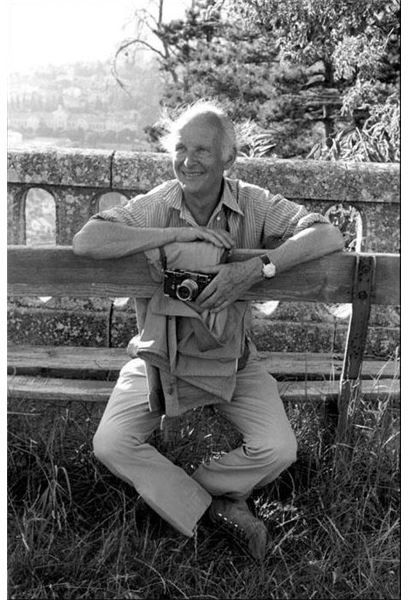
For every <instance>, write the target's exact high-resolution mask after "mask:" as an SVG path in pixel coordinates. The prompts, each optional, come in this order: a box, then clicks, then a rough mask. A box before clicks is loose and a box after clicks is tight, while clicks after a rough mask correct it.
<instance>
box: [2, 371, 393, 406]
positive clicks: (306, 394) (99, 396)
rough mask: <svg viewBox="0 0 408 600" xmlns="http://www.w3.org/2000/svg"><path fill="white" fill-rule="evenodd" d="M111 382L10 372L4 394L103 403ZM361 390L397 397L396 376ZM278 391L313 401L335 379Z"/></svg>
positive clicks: (290, 384) (370, 395)
mask: <svg viewBox="0 0 408 600" xmlns="http://www.w3.org/2000/svg"><path fill="white" fill-rule="evenodd" d="M113 386H114V382H109V381H96V380H78V379H55V378H44V377H30V376H23V375H15V376H13V375H10V376H8V377H7V388H8V397H9V398H10V399H14V400H22V399H26V400H34V401H46V400H61V401H71V400H81V401H87V402H106V401H107V400H108V398H109V395H110V393H111V391H112V388H113ZM361 386H362V388H361V389H362V393H363V395H364V396H365V397H366V398H367V399H370V400H378V399H380V398H382V399H384V398H387V397H390V398H391V399H392V400H396V401H398V400H399V394H400V384H399V381H398V380H397V379H392V380H390V379H388V380H380V381H377V380H367V381H362V383H361ZM278 387H279V392H280V394H281V396H282V398H283V399H284V400H285V401H297V402H316V401H322V400H324V399H325V398H328V397H331V398H335V397H337V395H338V382H336V381H308V382H299V381H281V382H279V383H278Z"/></svg>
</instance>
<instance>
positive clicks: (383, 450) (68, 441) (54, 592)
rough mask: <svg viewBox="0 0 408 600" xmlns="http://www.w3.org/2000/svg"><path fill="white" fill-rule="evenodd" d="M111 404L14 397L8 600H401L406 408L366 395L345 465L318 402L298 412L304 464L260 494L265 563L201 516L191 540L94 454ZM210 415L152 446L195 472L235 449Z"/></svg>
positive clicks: (292, 409)
mask: <svg viewBox="0 0 408 600" xmlns="http://www.w3.org/2000/svg"><path fill="white" fill-rule="evenodd" d="M101 410H102V407H100V406H96V405H91V404H88V405H87V404H85V403H80V402H74V403H71V404H68V405H66V406H64V405H61V404H59V405H56V404H52V403H50V404H47V403H44V404H41V406H39V405H38V404H36V405H34V404H33V403H31V402H30V401H29V400H26V401H20V402H13V404H12V405H11V406H10V414H9V454H8V468H9V472H8V511H9V519H8V556H9V574H8V584H9V598H10V599H15V600H23V599H30V600H35V599H41V600H44V599H58V600H60V599H72V600H78V599H95V600H102V599H112V600H113V599H115V600H120V599H125V598H126V599H139V598H143V599H155V598H160V599H164V598H169V599H170V598H189V599H199V598H200V599H208V600H210V599H221V598H240V599H243V598H245V599H246V598H270V599H285V598H290V599H296V600H298V599H303V598H305V599H308V600H311V599H322V600H323V599H325V600H326V599H330V598H336V599H347V600H349V599H351V598H353V599H354V598H355V599H359V598H372V599H376V600H378V599H382V598H389V599H394V598H395V599H396V598H399V597H400V590H399V581H400V574H399V568H400V550H399V547H400V546H399V544H400V529H399V514H400V504H399V502H400V500H399V498H400V492H399V484H400V478H399V455H400V447H399V437H398V431H399V412H398V411H396V410H395V408H393V407H392V406H391V405H390V403H389V402H388V401H387V400H385V401H381V402H378V404H376V405H374V404H373V403H371V404H367V403H365V402H364V400H362V399H360V401H359V406H358V408H357V410H356V413H355V416H354V427H353V431H352V444H351V448H350V449H349V451H348V456H347V461H345V462H343V463H341V464H339V463H337V465H335V463H334V455H335V452H334V446H333V443H332V440H333V436H332V433H333V432H332V431H331V430H330V427H329V426H328V425H327V424H325V422H323V421H322V414H321V411H320V409H319V408H317V407H315V406H304V405H303V406H300V405H296V404H291V405H289V406H288V413H289V416H290V420H291V422H292V424H293V427H294V428H295V430H296V433H297V437H298V441H299V449H300V450H299V460H298V461H297V463H295V464H294V465H293V466H292V467H291V468H290V469H289V470H288V471H286V472H285V473H284V474H283V475H282V476H281V477H280V478H279V480H278V481H276V482H274V484H272V485H271V486H269V487H268V488H265V489H264V490H262V491H259V492H258V493H257V494H256V495H254V496H253V498H252V506H253V509H254V510H255V512H256V513H257V514H258V515H259V516H261V517H262V518H263V519H264V520H265V522H266V524H267V527H268V529H269V532H270V542H269V545H268V552H267V558H266V560H265V563H264V564H263V565H261V566H259V565H257V564H255V563H254V562H253V561H252V560H251V559H250V558H249V557H248V555H247V554H246V552H245V550H244V549H243V548H240V547H239V545H238V544H237V542H235V541H233V540H232V539H231V538H227V537H225V536H224V535H222V533H221V532H220V531H219V530H217V529H215V528H214V527H212V526H211V525H210V524H209V523H208V522H207V521H206V519H205V518H204V519H203V521H202V523H201V524H200V526H199V528H198V532H197V535H196V537H195V538H192V539H188V538H185V537H184V536H182V535H181V534H179V533H177V532H176V531H175V530H174V529H172V528H171V527H170V526H169V525H167V524H166V523H165V522H164V521H162V520H161V519H160V518H159V517H158V516H156V515H155V513H154V512H153V511H152V510H150V509H149V507H148V506H147V505H146V504H145V503H144V502H143V500H142V499H141V498H140V497H138V495H137V494H136V492H135V491H134V490H133V489H132V488H131V487H130V486H128V485H127V484H125V483H122V482H121V481H119V480H118V479H117V478H115V477H114V476H113V475H111V474H110V473H109V472H108V471H107V470H106V469H105V468H104V467H103V466H102V465H101V464H99V463H98V462H97V461H96V460H95V458H94V456H93V454H92V448H91V441H92V435H93V432H94V430H95V428H96V425H97V423H98V420H99V417H100V414H101ZM227 432H228V429H227V427H226V425H225V423H223V422H222V421H220V420H219V418H217V416H216V414H215V413H213V412H211V411H208V410H206V411H196V412H195V413H194V414H192V415H189V416H188V418H185V419H183V421H182V426H181V428H180V436H181V437H180V439H179V443H178V444H167V445H166V444H164V442H163V440H162V439H161V437H160V436H157V437H156V439H155V443H156V444H157V445H158V446H159V447H160V448H161V450H162V451H163V452H165V453H166V454H167V455H168V456H169V457H170V458H172V459H173V460H174V461H175V462H177V463H178V464H180V465H183V466H184V467H185V468H186V470H187V471H189V470H192V469H194V468H195V466H196V465H197V464H198V463H199V462H200V461H201V460H202V459H203V458H205V457H208V456H209V455H212V454H214V453H217V452H220V451H223V450H225V449H228V447H231V446H232V445H234V444H235V443H237V442H238V439H237V436H236V435H235V434H233V432H228V433H227Z"/></svg>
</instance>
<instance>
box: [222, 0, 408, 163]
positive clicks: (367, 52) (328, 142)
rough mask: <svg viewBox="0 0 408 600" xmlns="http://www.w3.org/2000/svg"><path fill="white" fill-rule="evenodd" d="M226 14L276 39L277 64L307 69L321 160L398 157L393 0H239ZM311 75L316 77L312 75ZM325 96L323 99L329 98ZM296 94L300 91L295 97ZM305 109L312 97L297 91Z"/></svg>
mask: <svg viewBox="0 0 408 600" xmlns="http://www.w3.org/2000/svg"><path fill="white" fill-rule="evenodd" d="M224 4H225V7H226V8H227V10H228V13H229V16H230V18H231V17H234V18H236V19H239V20H241V22H243V23H244V22H245V23H250V26H251V27H252V28H254V29H255V30H256V31H258V32H259V35H261V36H263V37H264V38H266V39H269V38H271V37H274V38H275V39H276V38H277V39H278V43H279V48H280V57H281V60H282V62H287V63H289V64H292V65H302V66H303V67H304V68H306V69H309V70H310V71H311V75H312V77H311V79H309V82H308V85H307V86H306V89H308V90H310V89H311V88H312V89H314V94H316V95H317V98H316V99H317V100H318V97H319V95H320V98H321V99H322V102H321V105H322V108H323V115H322V116H323V122H324V126H325V140H324V143H323V144H318V145H317V146H316V148H315V149H314V150H315V152H314V153H312V155H314V154H316V153H320V156H322V155H323V157H327V158H352V159H356V158H357V159H360V160H385V161H387V160H397V159H398V157H399V135H400V129H399V118H400V102H399V85H400V3H399V0H359V2H353V1H351V0H286V2H281V1H280V0H237V1H234V2H231V0H227V2H225V3H224ZM313 70H314V71H315V72H314V75H313ZM327 92H329V96H327ZM301 95H302V94H301ZM303 96H304V97H305V100H306V105H307V103H308V101H310V99H312V98H313V96H312V98H308V97H307V96H308V93H307V92H306V93H303Z"/></svg>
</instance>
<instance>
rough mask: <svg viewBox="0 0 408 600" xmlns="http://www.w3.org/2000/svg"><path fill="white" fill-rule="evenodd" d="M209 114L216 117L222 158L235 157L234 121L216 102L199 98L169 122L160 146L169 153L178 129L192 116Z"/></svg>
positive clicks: (172, 147)
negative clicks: (167, 130)
mask: <svg viewBox="0 0 408 600" xmlns="http://www.w3.org/2000/svg"><path fill="white" fill-rule="evenodd" d="M204 115H209V116H212V117H214V118H215V119H216V121H217V123H218V125H219V128H220V133H221V154H222V159H223V160H224V161H225V162H227V161H228V160H230V159H231V158H235V156H236V153H237V138H236V134H235V128H234V123H233V122H232V120H231V119H230V117H229V116H228V115H227V113H226V111H225V110H224V109H223V108H222V107H221V106H219V105H218V104H217V103H216V102H212V101H208V100H199V101H198V102H195V103H194V104H192V105H191V106H189V107H188V108H186V109H185V110H184V111H183V112H182V113H181V114H180V115H179V116H178V117H177V118H176V119H175V120H174V121H171V122H170V126H169V132H168V133H167V134H166V135H164V136H163V137H162V138H161V143H162V146H163V147H164V149H165V150H167V152H169V153H170V154H171V153H172V152H173V151H174V147H175V140H176V136H177V135H178V133H179V131H180V129H181V128H182V127H184V125H185V124H186V123H188V121H190V120H191V119H193V118H194V117H198V116H204Z"/></svg>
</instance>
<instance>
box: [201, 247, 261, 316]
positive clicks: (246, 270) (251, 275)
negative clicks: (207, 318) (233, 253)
mask: <svg viewBox="0 0 408 600" xmlns="http://www.w3.org/2000/svg"><path fill="white" fill-rule="evenodd" d="M200 271H201V272H202V273H217V276H216V277H215V278H214V279H213V280H212V281H211V283H209V284H208V285H207V287H206V288H205V289H204V290H203V291H202V292H201V294H200V295H199V296H198V298H197V299H196V301H195V304H197V305H198V308H199V309H202V310H211V311H213V312H220V311H221V310H223V309H224V308H226V307H227V306H228V305H229V304H232V303H233V302H235V301H236V300H238V298H240V297H241V296H242V295H243V293H244V292H246V291H247V290H249V288H251V287H252V286H253V285H255V284H256V283H259V282H260V281H262V264H261V261H260V260H259V258H252V259H250V260H246V261H243V262H236V263H229V264H222V265H217V266H215V267H206V268H202V269H200Z"/></svg>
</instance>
